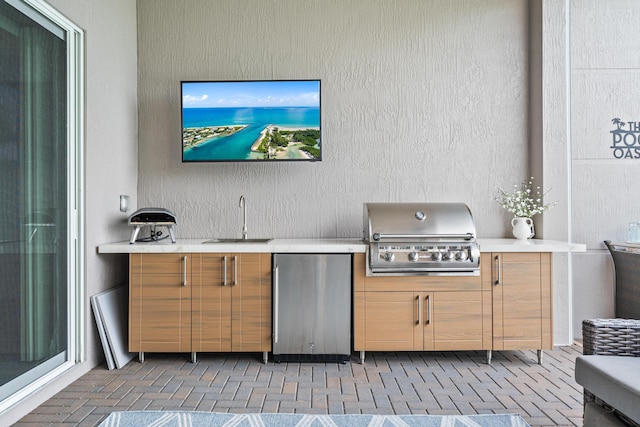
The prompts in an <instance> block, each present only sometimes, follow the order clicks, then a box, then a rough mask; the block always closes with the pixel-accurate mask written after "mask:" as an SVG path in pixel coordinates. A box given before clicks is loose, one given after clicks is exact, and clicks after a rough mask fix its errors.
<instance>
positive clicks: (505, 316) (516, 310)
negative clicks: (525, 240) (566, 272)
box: [491, 253, 553, 350]
mask: <svg viewBox="0 0 640 427" xmlns="http://www.w3.org/2000/svg"><path fill="white" fill-rule="evenodd" d="M491 272H492V274H491V276H492V283H493V308H494V312H493V331H494V342H493V348H494V349H495V350H518V349H538V350H543V349H551V348H552V347H553V337H552V325H551V254H550V253H494V254H492V265H491Z"/></svg>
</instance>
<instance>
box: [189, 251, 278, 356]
mask: <svg viewBox="0 0 640 427" xmlns="http://www.w3.org/2000/svg"><path fill="white" fill-rule="evenodd" d="M200 259H201V266H200V274H201V280H200V286H199V287H197V288H195V289H194V299H193V348H194V350H193V351H196V352H198V351H204V352H224V351H262V352H264V351H270V350H271V255H270V254H261V253H255V254H253V253H251V254H250V253H233V254H224V253H219V254H218V253H212V254H210V253H203V254H200Z"/></svg>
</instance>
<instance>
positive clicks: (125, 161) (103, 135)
mask: <svg viewBox="0 0 640 427" xmlns="http://www.w3.org/2000/svg"><path fill="white" fill-rule="evenodd" d="M48 1H49V3H50V4H51V5H52V6H53V7H55V8H57V9H58V10H59V11H60V12H61V13H63V14H64V15H65V16H67V17H68V18H69V19H71V20H72V21H73V22H75V24H77V25H78V26H80V27H81V28H83V29H84V30H85V31H86V145H85V164H86V178H85V183H86V195H85V199H86V242H85V244H86V274H85V276H86V287H85V289H84V292H85V298H84V304H83V305H84V316H83V317H82V318H81V321H82V323H83V325H84V328H85V331H84V332H85V337H86V341H85V343H84V344H85V348H84V353H85V358H86V361H85V362H84V363H82V364H79V365H78V366H77V367H76V368H75V369H73V370H72V371H71V372H67V373H65V375H63V376H62V377H60V378H58V379H57V380H56V381H53V382H52V383H50V384H49V385H48V386H47V387H45V388H42V389H40V390H39V391H38V392H37V393H35V394H33V395H32V396H30V397H29V398H28V399H26V400H25V401H24V402H22V403H21V404H19V405H16V406H15V407H13V408H12V409H11V410H9V411H7V413H3V414H2V417H3V418H2V421H1V422H0V424H3V423H4V422H7V423H8V424H7V425H10V424H12V423H13V422H16V421H18V419H19V418H21V417H22V416H24V415H25V414H26V413H28V412H29V411H30V410H31V409H32V408H35V407H36V406H38V405H39V404H40V403H41V402H43V401H44V400H46V399H47V398H48V397H50V396H52V395H53V394H54V393H56V392H58V391H59V390H61V389H62V388H63V387H65V386H66V385H68V384H70V383H71V382H72V381H74V380H75V379H76V378H77V377H79V376H80V375H82V374H83V373H85V372H87V371H88V370H89V369H91V368H93V367H94V366H95V365H96V364H97V363H99V362H100V361H102V360H104V355H103V353H102V347H101V346H100V343H99V338H98V334H97V331H96V326H95V321H94V318H93V315H92V313H91V310H90V305H89V297H90V296H91V295H94V294H96V293H98V292H101V291H103V290H106V289H108V288H110V287H113V286H114V285H115V284H117V283H124V282H125V281H126V278H127V273H126V272H127V263H126V257H125V256H123V255H107V256H105V255H98V253H97V250H96V247H97V245H99V244H100V243H105V242H111V241H117V240H124V239H127V238H128V236H129V233H130V231H129V230H128V227H127V225H126V218H127V216H126V215H125V214H122V213H120V211H119V210H118V200H119V198H118V196H119V195H120V194H129V195H131V196H132V199H133V202H134V203H135V197H136V192H137V170H138V160H137V100H136V98H137V92H136V88H137V62H136V5H135V0H109V1H91V2H89V1H86V0H48ZM116 29H117V30H116ZM123 221H124V222H123Z"/></svg>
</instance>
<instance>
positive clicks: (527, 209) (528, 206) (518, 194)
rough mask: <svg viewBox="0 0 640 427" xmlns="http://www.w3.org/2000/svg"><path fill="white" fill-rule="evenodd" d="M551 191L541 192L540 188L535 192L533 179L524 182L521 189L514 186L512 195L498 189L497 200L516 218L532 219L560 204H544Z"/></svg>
mask: <svg viewBox="0 0 640 427" xmlns="http://www.w3.org/2000/svg"><path fill="white" fill-rule="evenodd" d="M549 191H551V189H550V188H549V189H547V190H545V191H544V192H541V191H540V187H536V188H535V191H534V189H533V177H531V180H530V181H522V183H520V186H519V187H518V185H517V184H516V185H514V186H513V193H511V194H509V193H507V192H506V191H505V190H504V189H502V188H498V194H497V195H496V197H495V200H496V201H497V202H498V203H500V205H501V206H502V207H503V208H504V209H506V210H507V211H509V212H511V213H512V214H513V216H514V217H521V218H532V217H533V216H534V215H537V214H539V213H542V212H544V211H547V210H549V209H551V208H552V207H554V206H555V205H557V204H558V202H551V203H547V204H544V202H543V198H544V197H545V196H546V195H547V194H549Z"/></svg>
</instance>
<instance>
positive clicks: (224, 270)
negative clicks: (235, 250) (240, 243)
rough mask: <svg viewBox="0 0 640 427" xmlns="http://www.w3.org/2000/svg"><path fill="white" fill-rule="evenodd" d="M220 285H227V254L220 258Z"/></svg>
mask: <svg viewBox="0 0 640 427" xmlns="http://www.w3.org/2000/svg"><path fill="white" fill-rule="evenodd" d="M222 286H227V256H226V255H225V256H224V257H223V258H222Z"/></svg>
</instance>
